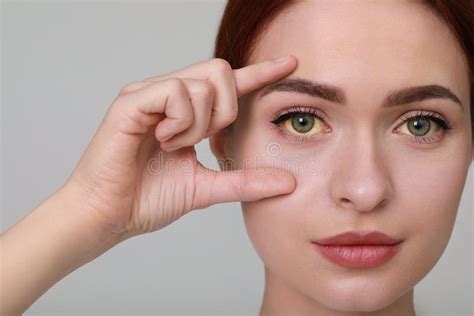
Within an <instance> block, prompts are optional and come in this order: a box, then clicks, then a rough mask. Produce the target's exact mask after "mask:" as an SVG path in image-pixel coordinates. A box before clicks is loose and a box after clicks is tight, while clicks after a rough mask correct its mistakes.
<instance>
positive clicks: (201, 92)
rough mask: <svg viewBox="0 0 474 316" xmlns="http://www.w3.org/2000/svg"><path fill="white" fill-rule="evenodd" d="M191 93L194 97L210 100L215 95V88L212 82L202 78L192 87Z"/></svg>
mask: <svg viewBox="0 0 474 316" xmlns="http://www.w3.org/2000/svg"><path fill="white" fill-rule="evenodd" d="M191 95H192V97H193V98H194V99H199V100H205V101H206V102H211V101H212V100H213V99H214V96H215V89H214V86H213V84H212V83H210V82H208V81H205V80H203V81H201V82H200V83H199V84H198V85H196V86H194V87H193V88H192V93H191Z"/></svg>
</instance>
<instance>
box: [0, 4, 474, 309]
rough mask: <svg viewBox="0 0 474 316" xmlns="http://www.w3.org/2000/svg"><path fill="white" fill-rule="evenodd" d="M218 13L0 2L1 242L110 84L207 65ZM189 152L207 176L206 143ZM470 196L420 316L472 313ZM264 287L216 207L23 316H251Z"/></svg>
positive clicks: (420, 300)
mask: <svg viewBox="0 0 474 316" xmlns="http://www.w3.org/2000/svg"><path fill="white" fill-rule="evenodd" d="M224 6H225V2H224V1H147V2H143V1H140V2H139V1H121V2H118V1H103V2H99V1H74V2H73V1H70V0H69V1H55V2H53V1H48V2H46V1H29V2H25V1H8V2H5V1H4V2H3V10H2V16H1V23H2V25H1V26H2V64H3V68H2V86H1V88H2V91H3V94H2V112H3V113H2V123H1V124H2V125H1V127H2V131H1V132H2V169H3V170H2V171H3V173H2V203H1V206H2V218H1V220H2V226H1V229H2V232H3V231H5V230H6V229H7V228H9V227H10V226H11V225H13V224H14V223H16V222H18V221H19V220H20V219H21V218H22V217H23V216H25V215H26V214H27V213H28V212H30V210H31V209H32V208H34V207H35V206H37V205H38V204H39V203H40V202H41V201H43V200H44V199H45V198H46V197H48V196H49V195H50V194H51V193H52V192H54V191H55V190H56V189H57V188H58V187H59V186H60V185H61V184H62V183H63V182H64V181H65V179H66V178H67V176H68V175H69V174H70V172H71V171H72V169H73V167H74V166H75V164H76V163H77V161H78V159H79V157H80V155H81V154H82V152H83V150H84V149H85V147H86V145H87V144H88V142H89V141H90V139H91V137H92V135H93V134H94V133H95V130H96V128H97V126H98V125H99V123H100V121H101V119H102V117H103V116H104V114H105V112H106V109H107V107H108V106H109V105H110V103H111V102H112V100H113V99H114V98H115V97H116V95H117V93H118V91H119V90H120V88H121V87H122V86H124V85H125V84H126V83H128V82H132V81H136V80H142V79H144V78H147V77H150V76H154V75H159V74H163V73H167V72H171V71H173V70H175V69H177V68H181V67H184V66H186V65H188V64H191V63H194V62H196V61H199V60H205V59H209V58H211V57H212V48H213V43H214V39H215V35H216V33H217V27H218V23H219V21H220V18H221V14H222V12H223V8H224ZM197 149H198V156H199V158H200V160H201V161H202V162H203V163H204V164H205V165H207V166H209V167H212V168H214V169H217V163H216V161H215V159H214V158H213V156H212V155H211V152H210V150H209V147H208V142H207V140H205V141H203V142H201V143H199V144H198V145H197ZM440 181H449V179H440ZM472 193H473V183H472V166H471V170H470V174H469V177H468V180H467V183H466V187H465V191H464V193H463V198H462V201H461V206H460V209H459V213H458V217H457V221H456V226H455V228H454V232H453V235H452V237H451V241H450V243H449V246H448V248H447V249H446V251H445V253H444V255H443V257H442V258H441V259H440V261H439V262H438V264H437V265H436V266H435V268H434V269H433V270H432V271H431V272H430V273H429V274H428V276H426V277H425V278H424V279H423V280H422V281H421V282H420V283H419V284H418V286H417V287H416V289H415V305H416V309H417V312H418V315H419V316H422V315H472V314H473V306H472V299H473V276H472V253H473V238H472V228H473V226H474V224H473V219H472V211H473V207H472V205H473V202H472ZM32 264H34V263H32ZM263 281H264V278H263V265H262V263H261V261H260V259H259V258H258V256H257V255H256V253H255V251H254V249H253V247H252V245H251V243H250V241H249V239H248V237H247V234H246V231H245V226H244V223H243V219H242V214H241V209H240V204H238V203H225V204H220V205H217V206H212V207H210V208H208V209H206V210H201V211H199V212H192V213H190V214H188V215H186V216H184V217H183V218H181V219H180V220H179V221H177V222H175V223H173V224H172V225H170V226H168V227H166V228H164V229H162V230H160V231H157V232H154V233H151V234H147V235H142V236H138V237H135V238H132V239H130V240H127V241H125V242H123V243H121V244H119V245H117V246H116V247H114V248H112V249H111V250H109V251H108V252H106V253H105V254H103V255H102V256H100V257H98V258H97V259H95V260H93V261H92V262H90V263H89V264H86V265H85V266H82V267H81V268H79V269H78V270H76V271H74V272H73V273H71V274H69V275H68V276H67V277H65V278H64V279H62V280H61V281H60V282H59V283H57V284H56V285H55V286H53V287H52V288H51V289H50V290H49V291H48V292H46V293H45V294H44V295H43V296H42V297H41V298H40V299H39V300H38V301H37V302H36V303H35V304H33V305H32V307H31V308H30V309H29V310H28V311H27V312H26V315H40V314H47V315H52V314H61V315H69V314H88V315H89V314H111V315H113V314H129V315H132V314H134V315H138V314H161V315H163V314H165V315H169V314H191V315H197V314H205V315H209V314H218V315H230V314H244V315H257V314H258V310H259V307H260V303H261V299H262V293H263Z"/></svg>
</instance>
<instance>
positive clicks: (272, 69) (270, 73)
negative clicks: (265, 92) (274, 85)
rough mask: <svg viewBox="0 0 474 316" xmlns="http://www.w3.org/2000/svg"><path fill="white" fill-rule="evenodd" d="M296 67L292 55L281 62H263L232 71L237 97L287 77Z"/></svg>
mask: <svg viewBox="0 0 474 316" xmlns="http://www.w3.org/2000/svg"><path fill="white" fill-rule="evenodd" d="M296 65H297V61H296V58H295V57H294V56H293V55H287V56H286V57H283V59H282V60H279V61H278V60H265V61H263V62H259V63H256V64H252V65H249V66H246V67H242V68H239V69H236V70H234V77H235V84H236V87H237V97H240V96H243V95H245V94H247V93H250V92H251V91H253V90H257V89H260V88H262V87H263V86H265V85H267V84H269V83H271V82H273V81H275V80H277V79H280V78H282V77H284V76H286V75H288V74H289V73H290V72H291V71H293V70H294V69H295V67H296Z"/></svg>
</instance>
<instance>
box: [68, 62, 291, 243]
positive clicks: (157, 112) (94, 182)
mask: <svg viewBox="0 0 474 316" xmlns="http://www.w3.org/2000/svg"><path fill="white" fill-rule="evenodd" d="M295 67H296V59H295V58H294V57H293V56H291V55H290V57H289V58H287V59H286V60H285V61H284V62H279V63H278V62H275V61H263V62H260V63H257V64H253V65H249V66H246V67H243V68H240V69H235V70H234V69H232V68H231V67H230V65H229V64H228V62H227V61H225V60H224V59H219V58H214V59H211V60H207V61H202V62H198V63H195V64H192V65H189V66H187V67H185V68H182V69H179V70H177V71H175V72H173V73H169V74H166V75H162V76H157V77H152V78H148V79H145V80H143V81H139V82H133V83H130V84H127V85H126V86H124V87H123V88H122V89H121V91H120V93H119V94H118V96H117V97H116V99H115V100H114V101H113V103H112V104H111V105H110V107H109V109H108V111H107V113H106V115H105V117H104V119H103V120H102V122H101V124H100V126H99V128H98V130H97V132H96V134H95V135H94V137H93V139H92V140H91V142H90V144H89V145H88V147H87V149H86V151H85V152H84V154H83V155H82V157H81V159H80V161H79V162H78V164H77V166H76V168H75V169H74V172H73V173H72V175H71V176H70V178H69V179H68V180H67V182H66V183H65V185H64V188H65V189H66V190H67V191H68V192H70V193H71V194H72V195H73V196H74V197H75V199H74V200H75V201H77V202H76V203H78V204H80V206H81V208H82V209H83V210H84V211H85V212H91V213H93V214H94V215H93V217H96V218H97V221H98V222H100V225H101V226H100V227H103V228H104V229H105V230H107V231H108V232H111V233H113V234H117V235H124V234H126V235H129V236H133V235H138V234H142V233H147V232H152V231H155V230H158V229H161V228H163V227H165V226H167V225H169V224H170V223H172V222H174V221H176V220H177V219H179V218H180V217H181V216H183V215H184V214H186V213H187V212H189V211H191V210H194V209H201V208H206V207H208V206H210V205H212V204H216V203H223V202H230V201H255V200H259V199H262V198H265V197H269V196H274V195H279V194H284V193H289V192H292V191H293V190H294V188H295V185H296V180H295V178H294V177H293V175H291V174H290V173H289V172H288V171H284V170H276V169H267V170H266V172H265V173H263V172H262V171H263V170H262V169H260V168H259V170H258V172H257V171H256V170H255V169H246V170H239V172H235V171H215V170H211V169H208V168H206V167H204V166H203V165H202V164H200V163H199V161H197V159H196V151H195V149H194V144H196V143H198V142H199V141H201V140H202V139H203V138H206V137H208V136H210V135H213V134H214V133H217V132H218V131H219V130H221V129H223V128H224V127H226V126H228V125H229V124H231V123H232V122H233V121H234V120H235V119H236V117H237V105H238V103H237V98H238V97H240V96H242V95H245V94H247V93H249V92H251V91H253V90H255V89H258V88H261V87H263V86H264V85H266V84H269V83H271V82H273V81H276V80H277V79H279V78H282V77H284V76H285V75H288V74H289V73H290V72H291V71H293V70H294V69H295ZM268 184H271V186H269V185H268Z"/></svg>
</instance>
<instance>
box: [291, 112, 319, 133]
mask: <svg viewBox="0 0 474 316" xmlns="http://www.w3.org/2000/svg"><path fill="white" fill-rule="evenodd" d="M291 126H292V127H293V128H294V129H295V131H297V132H298V133H307V132H309V131H310V130H311V129H312V128H313V126H314V116H313V115H311V114H306V113H300V114H296V115H295V116H293V117H292V119H291Z"/></svg>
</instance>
